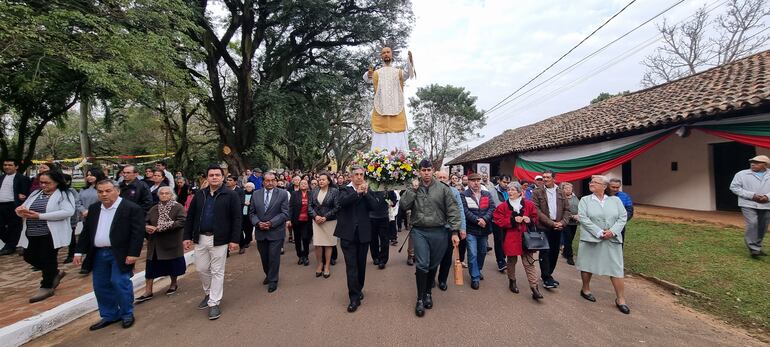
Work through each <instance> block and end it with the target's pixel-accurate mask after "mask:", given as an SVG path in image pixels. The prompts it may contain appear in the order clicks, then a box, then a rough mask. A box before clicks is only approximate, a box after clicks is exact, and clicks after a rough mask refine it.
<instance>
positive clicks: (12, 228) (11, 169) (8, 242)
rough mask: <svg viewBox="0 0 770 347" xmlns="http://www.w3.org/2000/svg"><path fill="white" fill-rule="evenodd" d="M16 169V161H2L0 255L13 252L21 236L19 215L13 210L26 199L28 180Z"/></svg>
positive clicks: (0, 178)
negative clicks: (0, 241)
mask: <svg viewBox="0 0 770 347" xmlns="http://www.w3.org/2000/svg"><path fill="white" fill-rule="evenodd" d="M18 170H19V164H18V163H17V162H16V161H14V160H5V161H3V174H2V175H0V239H2V240H3V243H4V244H5V245H4V246H3V249H2V250H0V255H10V254H13V253H14V252H15V251H16V244H17V243H19V237H20V236H21V227H22V224H21V217H19V216H17V215H16V212H14V210H15V209H16V207H19V206H20V205H21V204H22V203H23V202H24V200H26V199H27V194H29V187H30V180H29V178H28V177H27V176H24V175H23V174H19V173H18Z"/></svg>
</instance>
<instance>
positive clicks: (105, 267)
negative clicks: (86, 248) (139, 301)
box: [92, 248, 134, 321]
mask: <svg viewBox="0 0 770 347" xmlns="http://www.w3.org/2000/svg"><path fill="white" fill-rule="evenodd" d="M92 276H93V283H94V294H95V295H96V303H97V304H98V305H99V316H101V317H102V319H104V320H107V321H114V320H118V319H126V318H129V317H133V315H134V284H133V283H132V282H131V272H130V271H128V272H121V271H120V268H119V267H118V263H117V261H116V260H115V256H114V255H112V250H111V249H109V248H106V249H105V248H102V249H97V251H96V254H94V268H93V275H92Z"/></svg>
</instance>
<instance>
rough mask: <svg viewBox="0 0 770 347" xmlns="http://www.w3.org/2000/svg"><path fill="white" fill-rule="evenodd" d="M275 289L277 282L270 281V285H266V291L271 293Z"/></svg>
mask: <svg viewBox="0 0 770 347" xmlns="http://www.w3.org/2000/svg"><path fill="white" fill-rule="evenodd" d="M276 289H278V283H270V285H268V286H267V292H268V293H272V292H274V291H275V290H276Z"/></svg>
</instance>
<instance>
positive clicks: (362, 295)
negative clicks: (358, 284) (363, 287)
mask: <svg viewBox="0 0 770 347" xmlns="http://www.w3.org/2000/svg"><path fill="white" fill-rule="evenodd" d="M361 301H364V292H363V291H362V292H361V295H359V296H358V304H359V305H361Z"/></svg>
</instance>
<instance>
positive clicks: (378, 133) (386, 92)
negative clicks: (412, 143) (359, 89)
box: [364, 64, 413, 150]
mask: <svg viewBox="0 0 770 347" xmlns="http://www.w3.org/2000/svg"><path fill="white" fill-rule="evenodd" d="M412 71H413V67H412V65H411V64H407V65H406V68H405V69H404V70H402V69H399V68H394V67H392V66H389V65H386V66H383V67H381V68H379V69H377V70H375V71H374V73H373V74H372V78H371V79H370V78H368V74H367V73H364V80H365V81H367V82H372V84H373V85H374V105H373V107H372V147H371V148H372V149H374V148H380V149H383V148H387V149H391V150H392V149H396V148H398V149H402V150H408V149H409V141H408V140H407V133H406V111H405V109H404V81H406V80H407V79H409V78H410V77H412Z"/></svg>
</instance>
